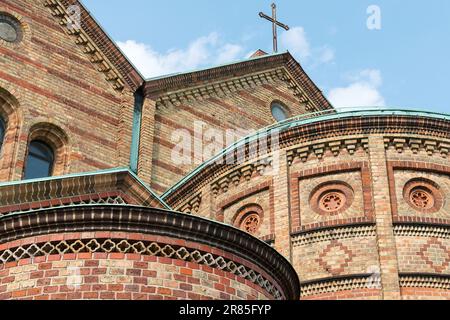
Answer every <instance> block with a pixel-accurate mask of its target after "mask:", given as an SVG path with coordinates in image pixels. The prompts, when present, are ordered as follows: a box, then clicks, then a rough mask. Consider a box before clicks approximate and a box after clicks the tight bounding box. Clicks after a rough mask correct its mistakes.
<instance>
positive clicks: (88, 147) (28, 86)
mask: <svg viewBox="0 0 450 320" xmlns="http://www.w3.org/2000/svg"><path fill="white" fill-rule="evenodd" d="M0 11H5V12H8V13H10V14H12V15H14V16H16V17H17V18H18V19H19V20H20V22H21V23H22V25H23V28H24V38H23V40H22V41H21V42H20V43H17V44H4V45H1V46H0V54H1V56H2V59H1V61H0V95H2V93H1V92H2V90H3V95H5V90H6V91H7V92H9V94H10V95H11V96H13V97H14V99H15V100H16V102H17V103H16V105H14V106H13V108H14V112H15V113H16V115H15V116H16V117H17V118H18V120H17V121H15V120H13V119H11V122H10V121H9V120H10V119H5V120H6V121H7V122H8V123H9V125H10V126H11V127H9V128H8V130H15V129H16V132H10V133H11V134H10V135H9V136H8V137H7V139H6V141H5V146H4V153H3V154H2V161H3V162H2V164H1V171H0V181H7V180H20V179H21V178H22V170H23V167H24V161H25V156H26V152H27V151H26V150H27V142H28V139H29V134H30V129H31V128H32V127H33V126H35V125H36V124H39V123H50V124H52V125H53V126H54V127H58V128H60V129H61V132H64V134H65V135H66V136H67V137H68V141H67V148H65V149H64V150H63V151H61V152H64V153H65V156H66V163H65V167H64V168H63V169H62V170H58V172H56V174H66V173H77V172H86V171H93V170H97V169H106V168H112V167H119V166H124V165H127V164H128V161H129V146H130V142H131V126H132V114H133V96H132V93H131V92H129V91H127V90H125V91H124V92H122V93H121V92H118V91H116V90H114V89H113V86H112V85H111V83H109V82H108V81H106V80H105V76H104V74H102V73H101V72H99V71H97V70H96V68H97V66H94V65H93V64H92V63H91V62H90V60H89V59H90V58H91V57H90V56H89V55H87V54H85V53H84V52H83V47H82V46H79V45H77V44H75V40H76V37H74V36H69V35H68V34H67V33H66V31H65V29H63V27H61V26H60V25H59V20H58V18H56V17H53V16H52V14H51V12H50V10H49V9H48V8H46V7H45V6H44V4H43V2H42V1H26V0H14V1H11V0H4V1H2V2H1V4H0ZM2 116H5V113H4V112H2ZM94 128H95V130H94ZM39 138H44V137H39ZM124 146H125V147H124Z"/></svg>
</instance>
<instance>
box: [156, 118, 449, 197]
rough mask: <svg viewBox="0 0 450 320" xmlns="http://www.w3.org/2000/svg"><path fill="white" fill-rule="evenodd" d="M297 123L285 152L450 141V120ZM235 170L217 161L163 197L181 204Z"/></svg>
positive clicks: (284, 141) (284, 136) (284, 142)
mask: <svg viewBox="0 0 450 320" xmlns="http://www.w3.org/2000/svg"><path fill="white" fill-rule="evenodd" d="M294 124H295V120H293V122H292V123H287V124H284V125H285V128H286V129H282V130H281V133H280V139H279V147H280V148H281V149H287V148H292V147H293V146H296V145H300V144H308V143H311V142H313V141H318V140H319V141H320V140H325V139H331V138H336V137H339V138H340V140H339V141H338V140H335V141H338V142H339V150H340V149H342V148H344V147H347V146H348V145H351V146H355V147H356V146H358V145H362V146H363V147H365V144H366V142H365V139H364V138H366V137H367V136H369V135H372V134H386V135H392V134H400V133H401V134H411V135H423V136H424V137H432V138H433V139H450V121H448V120H446V119H438V118H431V117H426V116H417V115H397V114H380V115H371V116H364V117H362V116H358V114H357V113H355V114H351V115H348V116H347V115H346V116H339V115H336V116H335V117H333V118H331V119H326V120H318V121H311V122H309V123H306V124H302V123H301V122H299V124H298V125H294ZM274 130H275V129H274ZM268 132H269V130H268ZM346 136H351V137H355V136H358V139H357V140H358V141H360V142H358V141H356V142H355V143H353V144H348V142H346V141H347V140H348V139H347V138H346ZM247 145H248V144H247ZM240 148H242V147H240ZM268 148H269V149H271V146H268ZM326 148H328V149H330V150H332V147H329V146H328V147H326ZM326 148H325V149H326ZM339 150H338V149H336V154H338V153H339ZM236 151H237V150H236V149H230V150H228V153H226V154H223V158H224V159H227V158H228V157H229V155H230V154H231V153H235V152H236ZM332 151H333V150H332ZM311 152H315V153H316V154H317V150H316V149H314V146H312V147H311V148H310V149H308V154H309V153H311ZM294 156H298V157H301V156H302V155H301V152H300V153H298V154H296V155H291V156H290V158H289V159H290V160H293V159H294ZM288 157H289V155H288ZM252 158H255V156H254V155H250V156H249V157H248V158H246V160H248V161H251V159H252ZM234 168H235V166H233V165H229V166H228V167H226V166H222V165H219V164H217V162H213V163H211V164H209V165H208V164H204V165H203V166H202V167H201V168H200V169H198V170H196V174H195V176H193V177H191V178H190V179H188V180H185V181H184V183H183V184H179V185H177V187H176V189H172V190H170V193H166V194H165V195H164V196H163V198H164V199H166V200H167V201H168V202H169V203H171V202H174V201H177V199H178V197H179V195H180V194H182V193H183V192H185V191H186V190H190V189H191V188H193V187H195V186H196V185H199V184H201V183H202V182H203V181H205V180H208V179H211V177H214V176H217V171H218V170H222V171H223V170H226V169H228V170H232V169H234ZM175 190H176V191H175Z"/></svg>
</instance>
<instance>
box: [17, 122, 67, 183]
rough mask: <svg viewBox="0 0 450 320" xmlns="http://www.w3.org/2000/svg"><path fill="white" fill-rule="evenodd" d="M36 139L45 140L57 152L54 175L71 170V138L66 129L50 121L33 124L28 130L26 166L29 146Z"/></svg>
mask: <svg viewBox="0 0 450 320" xmlns="http://www.w3.org/2000/svg"><path fill="white" fill-rule="evenodd" d="M34 140H40V141H43V142H45V143H47V144H48V145H49V146H50V147H51V148H52V149H53V151H54V154H55V160H54V161H55V162H54V165H53V174H52V175H53V176H61V175H64V174H67V173H68V172H69V159H70V145H69V144H70V140H69V136H68V135H67V134H66V132H65V130H63V129H62V128H61V127H59V126H57V125H56V124H53V123H50V122H37V123H35V124H33V125H32V126H31V127H30V129H29V132H28V141H27V151H26V153H25V155H24V168H25V165H26V156H27V154H28V146H29V144H30V142H31V141H34Z"/></svg>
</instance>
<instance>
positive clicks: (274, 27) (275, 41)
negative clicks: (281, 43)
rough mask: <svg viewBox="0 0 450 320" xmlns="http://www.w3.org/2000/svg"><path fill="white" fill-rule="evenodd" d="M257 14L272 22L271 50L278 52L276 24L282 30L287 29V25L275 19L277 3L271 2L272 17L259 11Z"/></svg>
mask: <svg viewBox="0 0 450 320" xmlns="http://www.w3.org/2000/svg"><path fill="white" fill-rule="evenodd" d="M259 16H260V17H261V18H264V19H266V20H269V21H270V22H272V29H273V52H274V53H277V52H278V36H277V26H279V27H281V28H283V29H284V30H286V31H288V30H289V27H288V26H287V25H285V24H282V23H281V22H279V21H277V5H276V4H275V3H272V18H271V17H269V16H267V15H265V14H264V13H262V12H260V13H259Z"/></svg>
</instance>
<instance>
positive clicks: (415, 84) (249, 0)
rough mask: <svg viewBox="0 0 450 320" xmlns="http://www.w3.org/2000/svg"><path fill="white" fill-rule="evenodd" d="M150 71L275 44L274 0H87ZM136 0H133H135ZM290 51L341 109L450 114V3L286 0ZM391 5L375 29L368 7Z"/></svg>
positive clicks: (197, 64) (281, 4) (283, 39)
mask: <svg viewBox="0 0 450 320" xmlns="http://www.w3.org/2000/svg"><path fill="white" fill-rule="evenodd" d="M83 3H84V4H85V5H86V7H87V8H88V9H89V10H90V11H91V12H92V13H93V15H94V16H95V17H96V18H97V20H99V22H100V23H101V24H102V26H103V27H104V28H105V29H106V31H107V32H108V33H109V34H110V35H111V37H112V38H113V39H114V40H115V41H116V42H117V43H118V44H119V46H120V47H121V48H122V49H123V51H124V52H125V53H126V54H127V55H128V56H129V58H130V60H131V61H132V62H134V63H135V65H136V66H137V67H138V69H139V70H140V71H141V73H143V74H144V76H146V77H154V76H159V75H162V74H168V73H173V72H182V71H188V70H192V69H197V68H205V67H209V66H213V65H215V64H221V63H226V62H231V61H235V60H241V59H245V58H246V57H247V56H248V55H249V53H251V52H254V51H256V50H257V49H259V48H260V49H263V50H265V51H267V52H271V51H272V31H271V24H270V23H269V22H267V21H265V20H262V19H261V18H259V17H258V13H259V12H260V11H263V12H265V13H266V14H270V12H271V8H270V4H271V3H272V1H267V0H240V1H238V0H227V1H217V0H189V1H186V0H164V1H154V0H128V1H127V2H124V1H123V0H108V1H106V0H84V1H83ZM125 3H126V4H125ZM277 5H278V18H279V20H281V21H282V22H284V23H286V24H288V25H289V26H290V27H291V30H290V31H289V32H286V31H284V30H281V29H279V34H280V43H279V50H280V51H286V50H289V51H290V52H291V53H292V54H293V55H294V56H295V57H296V59H297V60H298V61H299V62H300V63H301V64H302V66H303V67H304V68H305V70H306V71H307V72H308V74H309V75H310V76H311V78H312V79H313V80H314V81H315V82H316V83H317V85H318V86H319V87H320V88H321V89H322V90H323V91H324V93H325V94H326V95H327V97H329V99H330V100H331V102H332V103H334V104H335V105H337V106H358V105H362V106H366V105H381V106H383V105H384V106H393V107H406V108H417V109H421V110H431V111H437V112H447V113H448V112H450V103H449V102H448V96H449V94H448V92H449V91H450V81H449V77H450V62H449V59H450V41H449V35H450V1H448V0H428V1H424V0H423V1H419V0H410V1H405V0H372V1H365V0H346V1H335V0H315V1H298V0H278V1H277ZM370 5H376V6H378V7H379V8H380V10H381V30H369V29H368V28H367V20H368V18H369V15H370V14H368V13H367V8H368V7H369V6H370Z"/></svg>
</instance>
